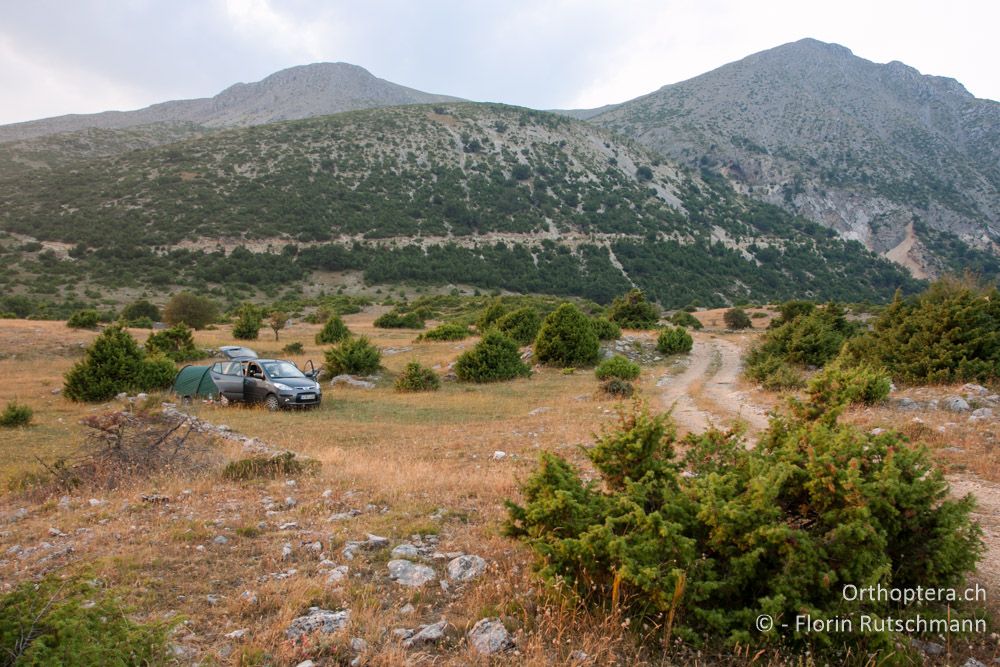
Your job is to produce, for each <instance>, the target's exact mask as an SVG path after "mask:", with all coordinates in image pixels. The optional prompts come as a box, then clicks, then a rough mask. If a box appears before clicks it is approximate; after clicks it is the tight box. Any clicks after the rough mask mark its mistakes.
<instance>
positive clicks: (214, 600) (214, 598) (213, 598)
mask: <svg viewBox="0 0 1000 667" xmlns="http://www.w3.org/2000/svg"><path fill="white" fill-rule="evenodd" d="M205 600H207V601H208V604H210V605H212V606H215V605H217V604H219V601H220V600H222V596H221V595H206V596H205Z"/></svg>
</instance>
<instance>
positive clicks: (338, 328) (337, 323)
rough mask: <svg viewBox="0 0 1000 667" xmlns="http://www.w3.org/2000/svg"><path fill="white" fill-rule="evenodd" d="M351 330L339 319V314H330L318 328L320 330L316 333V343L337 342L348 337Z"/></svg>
mask: <svg viewBox="0 0 1000 667" xmlns="http://www.w3.org/2000/svg"><path fill="white" fill-rule="evenodd" d="M350 337H351V331H350V329H348V328H347V325H346V324H344V320H342V319H340V315H331V316H330V318H329V319H328V320H327V321H326V324H324V325H323V328H322V329H320V332H319V333H318V334H316V344H317V345H326V344H333V343H339V342H340V341H342V340H344V339H346V338H350Z"/></svg>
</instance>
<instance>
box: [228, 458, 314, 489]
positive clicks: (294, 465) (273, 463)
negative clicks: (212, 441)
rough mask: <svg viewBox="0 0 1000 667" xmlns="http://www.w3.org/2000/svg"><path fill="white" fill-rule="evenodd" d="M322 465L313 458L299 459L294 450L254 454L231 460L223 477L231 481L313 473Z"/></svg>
mask: <svg viewBox="0 0 1000 667" xmlns="http://www.w3.org/2000/svg"><path fill="white" fill-rule="evenodd" d="M319 467H320V463H319V461H316V460H313V459H306V460H302V459H297V458H295V454H294V453H292V452H284V453H282V454H278V455H276V456H252V457H250V458H246V459H239V460H237V461H230V462H229V464H228V465H226V467H225V469H223V471H222V477H223V479H228V480H231V481H236V482H239V481H246V480H251V479H274V478H276V477H294V476H296V475H303V474H311V473H314V472H316V471H317V470H318V469H319Z"/></svg>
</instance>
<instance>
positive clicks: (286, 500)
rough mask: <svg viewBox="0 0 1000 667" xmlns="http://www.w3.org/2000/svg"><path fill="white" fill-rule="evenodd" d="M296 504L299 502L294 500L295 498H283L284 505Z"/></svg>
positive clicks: (292, 505) (291, 505)
mask: <svg viewBox="0 0 1000 667" xmlns="http://www.w3.org/2000/svg"><path fill="white" fill-rule="evenodd" d="M298 504H299V503H298V501H297V500H295V498H292V497H291V496H288V497H287V498H285V507H295V506H296V505H298Z"/></svg>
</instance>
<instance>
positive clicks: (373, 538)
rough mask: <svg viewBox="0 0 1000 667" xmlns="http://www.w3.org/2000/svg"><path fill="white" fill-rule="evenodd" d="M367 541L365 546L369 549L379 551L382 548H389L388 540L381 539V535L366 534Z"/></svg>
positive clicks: (386, 538) (385, 538)
mask: <svg viewBox="0 0 1000 667" xmlns="http://www.w3.org/2000/svg"><path fill="white" fill-rule="evenodd" d="M366 537H367V538H368V540H367V541H366V542H365V546H366V547H367V548H369V549H381V548H382V547H387V546H389V538H388V537H382V536H381V535H372V534H371V533H368V535H367V536H366Z"/></svg>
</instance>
